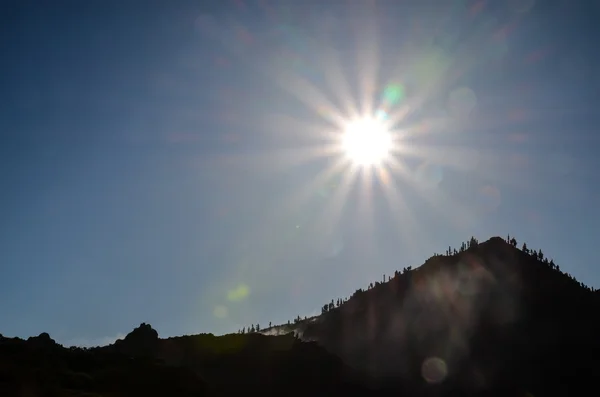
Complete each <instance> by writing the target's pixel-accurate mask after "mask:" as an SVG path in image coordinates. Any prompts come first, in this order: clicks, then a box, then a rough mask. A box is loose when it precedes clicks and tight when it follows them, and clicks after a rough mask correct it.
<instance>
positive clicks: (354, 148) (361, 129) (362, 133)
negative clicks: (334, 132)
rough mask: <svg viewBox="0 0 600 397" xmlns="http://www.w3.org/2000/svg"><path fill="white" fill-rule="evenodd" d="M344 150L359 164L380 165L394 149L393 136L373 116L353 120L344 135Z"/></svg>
mask: <svg viewBox="0 0 600 397" xmlns="http://www.w3.org/2000/svg"><path fill="white" fill-rule="evenodd" d="M342 146H343V149H344V152H345V153H346V155H347V156H348V158H350V160H351V161H352V162H354V163H356V164H357V165H362V166H368V165H378V164H380V163H381V162H383V161H384V160H386V158H387V157H388V155H389V153H390V150H391V149H392V136H391V134H390V132H389V131H388V130H387V129H386V128H385V126H384V125H383V123H381V122H379V121H378V120H375V119H371V118H363V119H359V120H356V121H352V122H350V123H349V124H348V126H347V127H346V131H344V135H343V137H342Z"/></svg>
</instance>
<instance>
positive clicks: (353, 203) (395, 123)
mask: <svg viewBox="0 0 600 397" xmlns="http://www.w3.org/2000/svg"><path fill="white" fill-rule="evenodd" d="M11 3H12V4H13V5H6V4H4V5H3V6H2V7H4V9H3V10H2V12H0V15H2V17H0V18H1V20H0V22H1V23H0V30H1V35H0V50H1V52H2V54H3V62H2V63H1V64H0V69H1V73H0V93H1V94H0V137H1V143H0V184H1V186H2V192H1V194H0V313H2V315H1V316H0V333H2V334H3V335H9V336H21V337H27V336H30V335H37V334H39V333H40V332H44V331H45V332H49V333H50V334H51V335H52V336H53V337H54V338H55V339H56V340H57V341H59V342H61V343H65V344H102V343H107V342H108V341H110V340H111V339H114V338H116V337H117V336H120V335H123V334H125V333H127V332H129V331H130V330H131V329H132V328H133V327H134V326H137V325H139V323H141V322H148V323H150V324H152V325H153V326H154V327H155V328H156V329H157V330H158V331H159V333H160V334H161V336H172V335H182V334H193V333H200V332H213V333H217V334H218V333H225V332H230V331H235V330H237V329H238V328H241V327H242V326H246V325H248V324H251V323H256V322H259V323H260V324H261V325H266V324H267V323H268V322H269V321H272V322H273V323H281V322H285V321H287V320H288V319H293V318H294V317H295V316H296V315H298V314H300V315H302V316H304V315H310V314H312V313H315V312H318V311H319V310H320V307H321V305H322V304H323V303H325V302H327V301H329V300H330V299H332V298H337V297H343V296H349V295H350V294H351V293H352V292H353V291H354V290H356V289H357V288H359V287H365V286H366V285H367V284H368V283H369V282H372V281H375V280H379V279H381V277H382V275H383V274H391V273H393V271H394V270H395V269H401V268H402V267H404V266H409V265H412V266H417V265H419V264H421V263H423V261H424V260H425V259H426V258H428V257H429V256H431V254H433V253H434V252H444V250H445V249H446V247H447V246H448V245H452V246H455V247H458V246H459V245H460V243H461V242H462V241H463V240H466V239H467V238H468V237H470V236H471V235H475V236H477V237H478V238H479V239H480V240H484V239H487V238H489V237H491V236H494V235H501V236H505V235H506V234H507V233H511V235H514V236H515V237H516V238H517V240H518V241H519V243H521V242H522V241H526V242H527V243H528V245H529V246H530V247H532V248H542V250H543V251H544V252H545V254H546V255H547V256H550V257H553V258H554V260H555V262H556V263H557V264H559V265H560V266H561V269H563V270H565V271H568V272H570V273H572V274H573V275H575V276H576V277H577V278H578V279H580V280H582V281H583V282H585V283H586V284H588V285H591V286H594V287H600V271H599V270H598V267H597V253H596V249H597V247H596V243H597V241H598V238H599V237H600V232H599V226H598V220H600V210H599V209H598V206H597V203H598V202H600V194H599V190H598V183H599V182H600V178H599V177H598V172H597V170H599V169H600V165H599V163H600V160H598V158H597V152H598V143H599V142H600V138H599V137H598V131H597V125H598V122H599V121H600V120H599V119H600V112H598V111H597V108H598V105H599V103H598V101H599V98H600V96H599V91H600V77H599V74H598V70H599V69H598V66H599V62H598V57H597V55H596V52H597V51H596V50H595V49H594V48H595V47H594V45H595V42H594V37H595V36H596V35H597V34H598V31H597V29H598V28H596V27H594V23H595V22H594V21H596V20H597V17H598V15H599V13H600V5H599V3H598V2H594V3H592V2H589V3H588V2H570V1H554V0H552V1H538V2H537V3H536V2H534V1H530V0H514V1H506V2H505V1H488V2H472V1H446V2H441V1H440V2H436V1H425V2H424V1H419V2H417V1H413V2H411V1H407V2H397V1H395V2H392V1H389V2H385V1H348V2H343V1H341V0H340V1H339V2H300V1H296V2H294V1H290V2H285V1H279V2H275V1H273V0H267V1H258V0H256V1H254V0H252V1H243V0H238V1H231V2H228V1H227V2H226V1H223V2H215V4H219V5H218V6H217V5H213V6H207V5H203V4H202V2H197V1H168V2H167V1H165V2H159V1H144V2H142V1H129V2H113V1H102V2H100V1H89V2H75V1H69V2H61V5H62V7H57V6H56V4H55V3H52V6H50V5H49V3H48V2H39V3H35V2H27V1H23V2H11ZM17 3H18V4H19V5H18V6H17V5H16V4H17ZM44 3H45V4H44ZM123 3H126V5H124V4H123ZM207 3H208V2H207ZM321 3H323V4H321ZM325 3H327V5H325ZM575 3H576V4H575ZM378 109H379V110H380V111H379V113H377V114H379V115H381V116H382V118H384V119H385V122H386V123H388V125H389V126H390V129H391V130H392V131H393V134H394V136H395V137H396V139H397V142H398V146H399V147H400V150H399V152H397V153H395V154H394V156H393V158H392V159H393V162H391V160H390V163H389V164H388V163H386V164H387V165H385V166H384V167H380V168H379V169H376V170H374V169H373V168H369V167H363V168H357V167H355V166H354V167H352V166H351V164H346V167H345V168H343V167H338V168H335V165H336V164H337V165H339V164H343V163H342V161H343V160H344V159H345V156H344V153H343V152H341V151H337V152H336V151H331V150H330V151H325V150H324V148H326V147H327V148H328V147H330V146H331V143H332V142H334V143H335V142H336V141H335V140H336V139H339V136H340V134H341V131H342V130H343V127H342V124H340V123H341V122H343V121H344V120H346V121H347V120H350V119H351V118H352V117H356V116H358V115H363V116H369V115H374V114H375V113H376V112H377V110H378ZM392 165H394V166H392ZM349 182H353V183H352V184H350V183H349Z"/></svg>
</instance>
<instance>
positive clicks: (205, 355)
mask: <svg viewBox="0 0 600 397" xmlns="http://www.w3.org/2000/svg"><path fill="white" fill-rule="evenodd" d="M599 309H600V299H599V294H598V292H597V291H594V290H592V289H590V288H588V287H586V286H585V285H584V284H583V283H580V282H578V281H577V280H575V279H574V278H573V277H571V276H570V275H568V274H565V273H563V272H561V271H560V268H559V267H558V266H557V265H556V264H554V262H553V261H551V260H549V259H548V258H545V257H544V255H543V254H542V252H541V251H531V250H530V249H529V248H527V247H526V245H524V246H523V247H522V249H519V248H517V242H516V240H514V239H511V238H510V237H509V238H507V239H506V240H504V239H502V238H498V237H495V238H492V239H490V240H488V241H486V242H484V243H478V241H477V240H476V239H474V238H472V239H471V240H470V241H469V242H468V243H465V244H463V245H462V246H461V247H460V249H456V250H454V249H452V248H450V247H449V248H448V250H447V252H446V254H445V255H437V254H436V255H434V256H433V257H431V258H430V259H428V260H427V261H426V262H425V263H424V264H423V265H422V266H420V267H418V268H415V269H412V268H410V267H409V268H405V269H403V271H402V272H396V273H395V274H394V276H393V277H392V276H389V277H387V278H386V277H382V281H380V282H375V283H372V284H371V285H369V288H368V289H367V290H362V289H359V290H357V291H356V292H355V293H354V294H353V295H352V297H350V298H348V299H342V298H340V299H338V300H337V301H335V300H332V301H331V302H330V303H328V304H326V305H324V306H323V313H322V314H321V315H320V316H317V317H314V318H310V319H306V320H303V319H300V317H297V318H296V321H294V322H293V323H290V324H286V325H283V326H277V327H269V328H267V329H266V330H261V331H262V332H264V333H267V334H269V333H270V334H278V333H279V334H282V333H284V332H288V331H294V332H295V333H296V334H297V335H301V337H302V339H303V340H304V341H302V340H300V339H299V338H298V337H295V336H294V335H293V334H292V333H291V332H290V333H287V334H285V335H280V336H266V335H261V334H260V333H257V332H252V333H246V332H243V333H242V332H240V333H238V334H230V335H224V336H214V335H212V334H200V335H193V336H181V337H174V338H168V339H161V338H159V335H158V332H157V331H155V330H154V329H153V328H152V327H151V326H150V325H147V324H142V325H140V327H138V328H136V329H135V330H133V331H132V332H131V333H129V334H128V335H127V336H126V337H125V338H124V339H123V340H118V341H117V342H116V343H114V344H113V345H109V346H104V347H98V348H92V349H80V348H64V347H62V346H60V345H58V344H56V343H55V342H54V341H53V340H52V339H51V338H50V336H49V335H48V334H41V335H40V336H38V337H34V338H29V339H28V340H21V339H18V338H3V337H1V336H0V395H1V396H19V397H21V396H35V397H37V396H80V397H83V396H88V397H91V396H96V397H99V396H101V397H107V396H145V397H151V396H164V395H169V396H228V395H239V394H240V393H256V392H258V393H261V394H264V395H276V394H277V395H298V396H300V395H309V394H310V395H323V396H324V395H335V394H340V395H341V394H348V395H356V396H362V395H365V396H366V395H369V396H371V395H406V396H425V395H431V396H434V395H435V396H450V395H452V396H467V395H469V396H471V395H478V396H479V395H481V396H484V395H486V396H487V395H492V396H496V395H498V396H500V395H503V396H504V395H511V396H512V395H514V396H526V395H533V396H549V395H559V394H560V395H565V394H569V395H570V394H575V393H584V392H585V393H589V392H590V390H593V389H594V388H596V385H595V378H596V373H597V372H598V370H600V341H599V338H598V335H599V334H600V333H599V332H600V321H599V320H598V319H597V314H598V313H599ZM252 328H254V326H252V327H251V329H252ZM244 331H245V330H244Z"/></svg>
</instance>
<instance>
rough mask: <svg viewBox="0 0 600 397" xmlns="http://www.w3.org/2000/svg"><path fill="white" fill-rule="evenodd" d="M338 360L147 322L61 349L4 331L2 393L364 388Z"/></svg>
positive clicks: (280, 343) (299, 347)
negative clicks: (114, 336)
mask: <svg viewBox="0 0 600 397" xmlns="http://www.w3.org/2000/svg"><path fill="white" fill-rule="evenodd" d="M353 378H356V374H355V373H354V372H353V371H351V370H350V369H349V368H347V367H346V366H344V365H343V364H342V362H341V360H340V359H339V358H337V357H335V356H333V355H331V354H329V353H327V352H326V351H324V350H323V349H322V348H320V347H319V346H317V345H316V344H315V343H304V342H301V341H300V340H298V339H297V338H295V337H294V336H292V335H286V336H276V337H268V336H263V335H259V334H249V335H237V334H233V335H224V336H219V337H216V336H214V335H212V334H201V335H194V336H182V337H176V338H168V339H160V338H159V337H158V333H157V332H156V331H155V330H154V329H152V327H150V326H149V325H147V324H142V325H141V326H140V327H138V328H136V329H135V330H133V331H132V332H131V333H130V334H129V335H127V337H126V338H125V339H124V340H119V341H117V343H115V344H113V345H109V346H104V347H97V348H92V349H81V348H64V347H62V346H61V345H58V344H56V343H55V342H54V341H53V340H52V339H51V338H50V336H49V335H48V334H41V335H40V336H39V337H34V338H29V339H28V340H21V339H18V338H3V337H0V395H1V396H19V397H21V396H27V397H30V396H31V397H33V396H35V397H37V396H40V397H42V396H43V397H51V396H57V397H58V396H60V397H62V396H73V397H75V396H79V397H83V396H89V397H92V396H95V397H100V396H102V397H107V396H123V397H125V396H127V397H135V396H140V397H141V396H144V397H152V396H173V397H178V396H186V397H187V396H190V397H191V396H226V395H239V394H240V393H245V392H260V393H262V394H267V395H275V394H278V395H291V396H300V395H306V394H317V395H330V394H332V393H336V392H339V391H342V392H343V391H346V392H347V393H350V392H352V393H354V395H356V393H358V395H367V394H366V393H367V392H368V390H367V389H366V388H364V387H362V386H361V385H360V384H358V383H357V382H356V380H355V379H354V380H353Z"/></svg>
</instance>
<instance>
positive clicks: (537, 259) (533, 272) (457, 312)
mask: <svg viewBox="0 0 600 397" xmlns="http://www.w3.org/2000/svg"><path fill="white" fill-rule="evenodd" d="M507 240H508V241H505V240H504V239H502V238H499V237H495V238H492V239H490V240H488V241H486V242H484V243H481V244H480V243H478V242H477V240H475V239H471V241H470V242H469V243H468V244H463V246H462V247H461V249H460V250H452V249H451V248H449V249H448V251H447V252H446V255H435V256H433V257H432V258H430V259H429V260H427V261H426V262H425V263H424V264H423V265H422V266H420V267H418V268H417V269H415V270H410V268H409V269H405V271H404V272H403V273H396V274H395V276H394V277H393V278H390V280H389V281H387V282H381V283H375V285H373V286H372V287H371V288H370V289H368V290H367V291H362V290H359V291H357V292H356V293H355V294H354V295H353V296H352V298H350V299H349V300H347V301H343V303H341V304H340V305H339V306H338V307H333V308H329V310H327V311H326V312H324V314H322V315H321V316H320V317H319V318H318V319H317V320H316V321H312V322H310V323H308V324H306V326H305V327H303V337H304V338H307V339H310V340H316V341H318V342H319V343H320V344H321V345H323V346H325V347H326V348H327V349H328V350H329V351H331V352H333V353H335V354H336V355H339V356H340V357H342V359H344V361H345V362H346V363H348V364H349V365H351V366H353V367H355V368H357V369H361V370H364V371H366V372H367V373H369V374H370V375H372V376H374V377H376V378H379V379H390V378H391V379H393V380H394V382H399V381H400V382H401V383H403V384H404V385H405V386H406V387H410V388H412V389H416V390H419V391H420V389H421V388H422V387H423V386H424V382H423V381H422V380H423V379H424V378H425V379H426V380H428V383H429V384H435V383H439V384H440V385H443V387H442V386H440V387H442V388H443V389H457V390H462V391H468V392H479V391H486V390H488V391H489V390H496V389H498V388H500V387H502V388H509V389H512V390H515V391H516V390H521V391H530V392H533V393H534V394H535V395H538V393H541V395H547V394H551V393H555V392H557V391H559V390H564V391H565V392H566V391H567V390H569V391H570V392H571V393H572V392H573V389H575V388H576V387H577V388H582V389H585V388H586V387H587V386H589V387H592V386H593V383H592V382H593V381H592V380H593V379H594V378H595V375H594V374H595V371H597V370H598V369H600V343H599V338H598V335H599V334H600V333H599V332H600V321H599V320H598V317H597V315H598V313H599V309H600V305H599V300H598V294H597V293H596V292H594V291H593V290H592V289H590V288H588V287H586V286H585V285H583V283H580V282H578V281H576V280H575V279H574V278H573V277H571V276H570V275H568V274H564V273H562V272H561V271H560V268H559V267H558V266H557V265H555V264H554V262H553V261H551V260H548V259H547V258H545V257H544V255H543V253H542V252H541V250H540V251H531V250H529V249H528V248H527V247H526V245H525V246H524V248H523V249H518V248H517V247H516V241H515V240H514V239H510V238H509V239H507Z"/></svg>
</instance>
